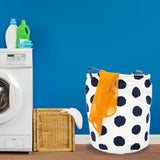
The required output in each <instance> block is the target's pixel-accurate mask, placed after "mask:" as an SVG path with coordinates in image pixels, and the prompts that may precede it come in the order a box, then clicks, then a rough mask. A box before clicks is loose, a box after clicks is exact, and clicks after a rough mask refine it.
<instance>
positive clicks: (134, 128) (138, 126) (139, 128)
mask: <svg viewBox="0 0 160 160" xmlns="http://www.w3.org/2000/svg"><path fill="white" fill-rule="evenodd" d="M140 131H141V126H140V125H135V126H133V128H132V133H133V134H135V135H137V134H139V133H140Z"/></svg>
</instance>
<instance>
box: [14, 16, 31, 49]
mask: <svg viewBox="0 0 160 160" xmlns="http://www.w3.org/2000/svg"><path fill="white" fill-rule="evenodd" d="M20 39H26V40H29V39H30V29H29V27H28V26H27V24H26V21H25V20H24V19H23V20H22V21H21V24H20V26H19V27H18V28H17V43H18V41H19V40H20ZM17 48H19V47H18V45H17Z"/></svg>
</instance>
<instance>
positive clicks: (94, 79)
mask: <svg viewBox="0 0 160 160" xmlns="http://www.w3.org/2000/svg"><path fill="white" fill-rule="evenodd" d="M91 84H92V86H93V87H97V84H98V79H97V78H95V77H93V78H92V80H91Z"/></svg>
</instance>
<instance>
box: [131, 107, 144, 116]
mask: <svg viewBox="0 0 160 160" xmlns="http://www.w3.org/2000/svg"><path fill="white" fill-rule="evenodd" d="M133 115H134V116H137V117H138V116H141V115H142V109H141V108H140V107H139V106H135V107H134V108H133Z"/></svg>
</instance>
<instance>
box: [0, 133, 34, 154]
mask: <svg viewBox="0 0 160 160" xmlns="http://www.w3.org/2000/svg"><path fill="white" fill-rule="evenodd" d="M0 151H16V152H21V151H24V152H25V151H26V152H30V151H32V137H31V136H0Z"/></svg>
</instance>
